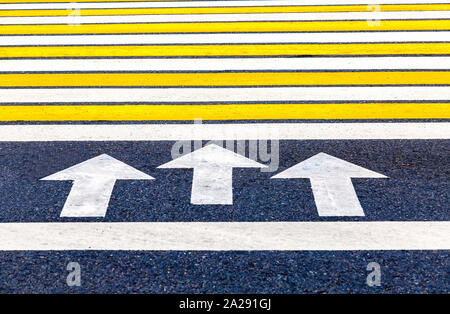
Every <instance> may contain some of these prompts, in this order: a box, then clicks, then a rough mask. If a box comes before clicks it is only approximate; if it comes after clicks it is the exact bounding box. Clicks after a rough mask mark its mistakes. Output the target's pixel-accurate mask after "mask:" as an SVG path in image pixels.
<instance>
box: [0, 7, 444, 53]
mask: <svg viewBox="0 0 450 314" xmlns="http://www.w3.org/2000/svg"><path fill="white" fill-rule="evenodd" d="M449 12H450V11H449ZM449 41H450V32H448V31H441V32H426V31H425V32H372V33H359V32H357V33H332V32H331V33H279V34H277V36H273V34H265V33H262V34H245V33H244V34H240V35H239V36H236V35H235V34H217V35H214V36H211V35H210V34H181V35H180V34H140V35H126V34H125V35H70V36H65V35H54V36H45V35H43V36H42V35H34V36H26V35H25V36H24V35H20V36H16V35H11V36H0V46H54V45H60V46H62V45H80V46H86V45H97V46H98V45H146V44H147V45H150V44H159V45H161V44H258V43H259V44H261V43H266V44H267V43H376V42H379V43H389V42H391V43H396V42H449Z"/></svg>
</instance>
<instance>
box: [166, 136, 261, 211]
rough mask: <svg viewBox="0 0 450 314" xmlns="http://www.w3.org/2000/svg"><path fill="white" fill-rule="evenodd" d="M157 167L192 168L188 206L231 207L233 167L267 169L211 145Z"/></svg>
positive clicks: (243, 157) (250, 160)
mask: <svg viewBox="0 0 450 314" xmlns="http://www.w3.org/2000/svg"><path fill="white" fill-rule="evenodd" d="M158 168H163V169H165V168H169V169H178V168H181V169H185V168H188V169H189V168H192V169H193V177H192V192H191V204H196V205H211V204H212V205H233V168H267V166H265V165H264V164H261V163H258V162H256V161H254V160H252V159H250V158H247V157H245V156H242V155H240V154H237V153H235V152H232V151H230V150H228V149H225V148H222V147H220V146H218V145H215V144H210V145H207V146H205V147H203V148H200V149H197V150H195V151H194V152H192V153H190V154H187V155H184V156H181V157H180V158H177V159H175V160H172V161H170V162H168V163H165V164H163V165H160V166H159V167H158Z"/></svg>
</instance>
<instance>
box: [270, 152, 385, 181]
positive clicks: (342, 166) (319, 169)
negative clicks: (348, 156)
mask: <svg viewBox="0 0 450 314" xmlns="http://www.w3.org/2000/svg"><path fill="white" fill-rule="evenodd" d="M333 177H339V178H387V177H386V176H384V175H382V174H380V173H377V172H374V171H371V170H368V169H366V168H363V167H360V166H357V165H355V164H352V163H350V162H348V161H345V160H342V159H339V158H336V157H333V156H331V155H328V154H325V153H319V154H317V155H314V156H312V157H310V158H308V159H306V160H304V161H302V162H300V163H298V164H296V165H295V166H292V167H290V168H288V169H286V170H284V171H282V172H280V173H279V174H277V175H275V176H273V177H272V179H288V178H333Z"/></svg>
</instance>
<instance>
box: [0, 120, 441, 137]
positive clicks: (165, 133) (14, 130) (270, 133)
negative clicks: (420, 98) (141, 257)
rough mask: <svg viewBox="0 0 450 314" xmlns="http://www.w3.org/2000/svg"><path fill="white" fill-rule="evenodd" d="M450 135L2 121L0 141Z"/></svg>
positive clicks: (437, 128)
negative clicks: (9, 122)
mask: <svg viewBox="0 0 450 314" xmlns="http://www.w3.org/2000/svg"><path fill="white" fill-rule="evenodd" d="M252 139H254V140H259V139H279V140H358V139H359V140H364V139H365V140H374V139H386V140H389V139H423V140H426V139H428V140H431V139H450V123H447V122H408V123H405V122H402V123H395V122H391V123H239V124H236V123H230V124H201V125H199V124H197V125H193V124H132V125H126V124H117V125H111V124H110V125H73V124H69V125H0V141H1V142H53V141H56V142H60V141H74V142H80V141H81V142H83V141H179V140H188V141H191V140H252Z"/></svg>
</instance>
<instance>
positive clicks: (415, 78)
mask: <svg viewBox="0 0 450 314" xmlns="http://www.w3.org/2000/svg"><path fill="white" fill-rule="evenodd" d="M397 84H405V85H406V84H408V85H415V84H420V85H431V84H450V72H449V71H395V72H254V73H251V72H250V73H247V72H237V73H68V74H65V73H51V74H49V73H45V74H0V87H44V86H49V87H58V86H59V87H70V86H82V87H85V86H100V87H101V86H273V85H285V86H286V85H397Z"/></svg>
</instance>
